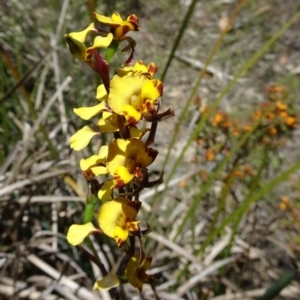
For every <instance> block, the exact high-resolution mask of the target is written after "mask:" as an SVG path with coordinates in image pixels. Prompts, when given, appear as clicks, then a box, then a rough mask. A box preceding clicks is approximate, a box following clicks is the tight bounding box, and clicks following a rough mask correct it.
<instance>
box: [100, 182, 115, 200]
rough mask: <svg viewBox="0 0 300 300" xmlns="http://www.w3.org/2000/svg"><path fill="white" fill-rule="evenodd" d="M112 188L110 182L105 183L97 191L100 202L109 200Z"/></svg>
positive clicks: (112, 185) (112, 184)
mask: <svg viewBox="0 0 300 300" xmlns="http://www.w3.org/2000/svg"><path fill="white" fill-rule="evenodd" d="M113 187H114V183H113V181H112V180H107V181H105V182H104V184H103V185H102V186H101V188H100V190H99V191H98V198H99V199H100V200H102V201H106V200H111V199H112V189H113Z"/></svg>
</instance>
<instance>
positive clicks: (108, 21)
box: [94, 12, 115, 24]
mask: <svg viewBox="0 0 300 300" xmlns="http://www.w3.org/2000/svg"><path fill="white" fill-rule="evenodd" d="M94 17H95V18H96V19H97V20H98V21H99V22H101V23H104V24H115V21H114V20H113V19H112V18H110V17H106V16H103V15H99V14H97V13H95V12H94Z"/></svg>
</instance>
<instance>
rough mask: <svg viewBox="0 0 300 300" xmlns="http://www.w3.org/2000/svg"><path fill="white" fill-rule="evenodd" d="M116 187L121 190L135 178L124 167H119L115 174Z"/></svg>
mask: <svg viewBox="0 0 300 300" xmlns="http://www.w3.org/2000/svg"><path fill="white" fill-rule="evenodd" d="M113 177H114V186H115V188H117V189H119V188H121V187H123V186H125V185H126V184H128V183H129V182H130V181H131V180H132V179H133V178H134V174H131V173H130V172H129V171H128V169H127V168H126V167H124V166H120V167H118V168H117V169H116V170H115V171H114V174H113Z"/></svg>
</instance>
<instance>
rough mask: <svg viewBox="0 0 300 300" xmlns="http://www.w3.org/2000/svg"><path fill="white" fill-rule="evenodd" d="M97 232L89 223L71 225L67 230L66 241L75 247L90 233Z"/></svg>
mask: <svg viewBox="0 0 300 300" xmlns="http://www.w3.org/2000/svg"><path fill="white" fill-rule="evenodd" d="M95 231H98V229H96V228H95V227H94V225H93V224H92V223H91V222H89V223H86V224H84V225H77V224H73V225H71V227H70V228H69V230H68V233H67V241H68V243H69V244H71V245H73V246H77V245H79V244H80V243H82V242H83V240H84V239H85V238H86V237H87V236H88V235H89V234H91V233H92V232H95Z"/></svg>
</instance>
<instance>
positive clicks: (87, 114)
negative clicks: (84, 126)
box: [74, 101, 107, 120]
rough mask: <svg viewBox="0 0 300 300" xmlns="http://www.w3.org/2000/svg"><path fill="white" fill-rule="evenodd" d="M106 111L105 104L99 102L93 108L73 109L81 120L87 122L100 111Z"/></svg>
mask: <svg viewBox="0 0 300 300" xmlns="http://www.w3.org/2000/svg"><path fill="white" fill-rule="evenodd" d="M105 110H107V108H106V106H105V102H104V101H103V102H100V103H99V104H97V105H95V106H89V107H80V108H74V113H75V114H76V115H77V116H79V117H80V118H81V119H83V120H89V119H91V118H92V117H94V116H95V115H96V114H98V113H100V112H101V111H105Z"/></svg>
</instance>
